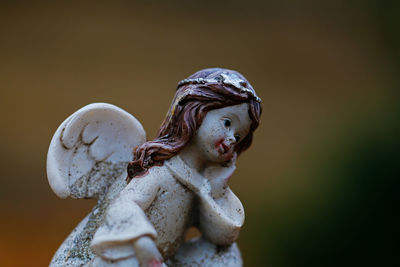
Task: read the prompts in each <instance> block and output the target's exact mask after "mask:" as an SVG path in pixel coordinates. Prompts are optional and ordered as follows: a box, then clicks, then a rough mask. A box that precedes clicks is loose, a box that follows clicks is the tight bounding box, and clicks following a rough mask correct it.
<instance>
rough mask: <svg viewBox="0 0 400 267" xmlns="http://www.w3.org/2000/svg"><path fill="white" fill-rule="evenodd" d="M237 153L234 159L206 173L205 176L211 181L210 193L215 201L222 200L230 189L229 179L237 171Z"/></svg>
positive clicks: (213, 167) (209, 169) (210, 168)
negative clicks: (227, 189) (228, 188)
mask: <svg viewBox="0 0 400 267" xmlns="http://www.w3.org/2000/svg"><path fill="white" fill-rule="evenodd" d="M236 158H237V155H236V152H235V153H234V155H233V157H232V159H231V160H230V161H229V162H226V163H225V164H224V165H222V166H221V165H217V166H212V167H209V168H208V169H207V170H206V171H205V176H206V177H207V178H208V180H209V185H210V189H209V190H210V193H211V196H212V197H213V198H214V199H217V198H220V197H222V196H223V195H224V193H225V191H226V188H227V187H228V181H229V178H230V177H231V176H232V174H233V172H234V171H235V169H236Z"/></svg>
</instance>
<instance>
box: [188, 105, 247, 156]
mask: <svg viewBox="0 0 400 267" xmlns="http://www.w3.org/2000/svg"><path fill="white" fill-rule="evenodd" d="M248 110H249V104H247V103H243V104H239V105H235V106H229V107H225V108H220V109H214V110H211V111H209V112H208V113H207V115H206V117H205V118H204V120H203V123H202V124H201V126H200V128H199V129H198V130H197V132H196V134H195V136H194V137H193V139H192V144H194V145H196V147H197V149H198V150H199V151H200V152H201V154H202V157H203V159H204V160H207V161H213V162H226V161H229V160H230V159H232V157H233V156H234V148H235V145H236V144H238V143H239V142H240V141H242V140H243V138H245V137H246V136H247V134H248V133H249V131H250V125H251V119H250V116H249V112H248Z"/></svg>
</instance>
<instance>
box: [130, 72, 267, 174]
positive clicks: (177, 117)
mask: <svg viewBox="0 0 400 267" xmlns="http://www.w3.org/2000/svg"><path fill="white" fill-rule="evenodd" d="M224 74H225V75H230V76H232V75H233V76H235V77H238V78H239V79H240V80H242V81H244V82H243V83H242V84H241V85H242V86H243V87H242V88H241V89H240V88H237V86H234V85H232V84H227V83H223V82H221V81H223V79H221V75H224ZM199 81H201V82H199ZM243 89H244V90H243ZM259 101H260V100H259V98H258V97H257V96H256V95H255V92H254V89H253V87H252V86H251V85H250V83H249V82H248V81H247V80H246V79H245V78H244V77H243V75H241V74H240V73H238V72H236V71H233V70H228V69H220V68H212V69H204V70H200V71H198V72H196V73H194V74H193V75H191V76H189V77H188V79H185V80H183V81H182V82H180V83H179V85H178V89H177V91H176V93H175V97H174V99H173V101H172V104H171V106H170V108H169V110H168V113H167V116H166V118H165V120H164V122H163V123H162V125H161V127H160V130H159V132H158V136H157V138H156V139H154V140H152V141H147V142H145V143H144V144H142V145H140V146H138V147H136V148H135V149H134V159H133V161H132V162H130V163H129V165H128V178H127V181H128V182H129V181H130V180H131V179H132V178H133V177H135V176H138V175H141V174H143V173H144V172H146V171H147V170H148V169H149V168H150V167H152V166H155V165H162V164H163V162H164V160H167V159H169V158H172V157H173V156H175V155H176V154H178V153H179V151H181V150H182V149H183V148H184V147H185V145H186V144H187V143H188V142H189V141H190V140H191V138H192V136H193V135H194V133H195V132H196V130H197V129H198V128H199V127H200V125H201V123H202V121H203V119H204V117H205V116H206V114H207V112H208V111H210V110H213V109H218V108H223V107H227V106H233V105H237V104H241V103H249V116H250V118H251V120H252V123H251V126H250V132H249V134H248V135H247V136H246V137H245V138H244V139H243V140H242V141H241V142H240V143H239V144H238V145H236V146H235V150H236V152H237V153H238V155H239V154H240V153H241V152H242V151H244V150H246V149H247V148H248V147H249V146H250V145H251V142H252V139H253V132H254V130H255V129H256V128H257V127H258V124H259V120H260V115H261V110H262V107H261V104H260V102H259Z"/></svg>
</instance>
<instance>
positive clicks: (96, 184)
mask: <svg viewBox="0 0 400 267" xmlns="http://www.w3.org/2000/svg"><path fill="white" fill-rule="evenodd" d="M145 140H146V133H145V131H144V129H143V127H142V125H141V124H140V122H139V121H138V120H137V119H135V117H133V116H132V115H131V114H129V113H127V112H126V111H124V110H122V109H120V108H118V107H116V106H114V105H111V104H106V103H94V104H90V105H87V106H85V107H83V108H81V109H79V110H78V111H76V112H75V113H74V114H72V115H71V116H69V117H68V118H67V119H66V120H65V121H64V122H63V123H62V124H61V125H60V126H59V127H58V129H57V131H56V132H55V134H54V136H53V139H52V140H51V143H50V147H49V151H48V154H47V176H48V180H49V183H50V186H51V188H52V189H53V191H54V192H55V193H56V194H57V195H58V196H59V197H61V198H66V197H68V196H71V197H74V198H92V197H96V198H100V197H101V196H103V195H104V194H105V193H106V192H107V189H108V188H109V187H110V185H111V184H112V183H113V182H114V181H115V179H117V178H118V177H120V176H121V175H122V174H124V173H126V169H127V163H128V162H129V161H131V160H132V150H133V148H134V147H135V146H137V145H139V144H142V143H144V142H145Z"/></svg>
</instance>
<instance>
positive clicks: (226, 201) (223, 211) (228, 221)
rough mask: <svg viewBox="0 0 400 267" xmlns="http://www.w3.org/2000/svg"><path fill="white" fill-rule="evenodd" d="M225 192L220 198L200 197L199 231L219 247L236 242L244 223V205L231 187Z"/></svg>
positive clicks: (202, 195) (207, 195) (206, 195)
mask: <svg viewBox="0 0 400 267" xmlns="http://www.w3.org/2000/svg"><path fill="white" fill-rule="evenodd" d="M224 191H225V192H224V194H223V196H222V197H220V198H213V197H212V195H211V194H201V195H200V205H199V221H198V226H199V229H200V231H201V233H202V234H203V237H204V238H205V239H207V240H209V241H210V242H212V243H214V244H217V245H230V244H232V243H233V242H235V241H236V239H237V238H238V235H239V231H240V228H241V227H242V225H243V222H244V210H243V206H242V203H241V202H240V200H239V199H238V198H237V197H236V196H235V194H234V193H233V192H232V190H231V189H230V188H229V187H227V188H226V189H225V190H224Z"/></svg>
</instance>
